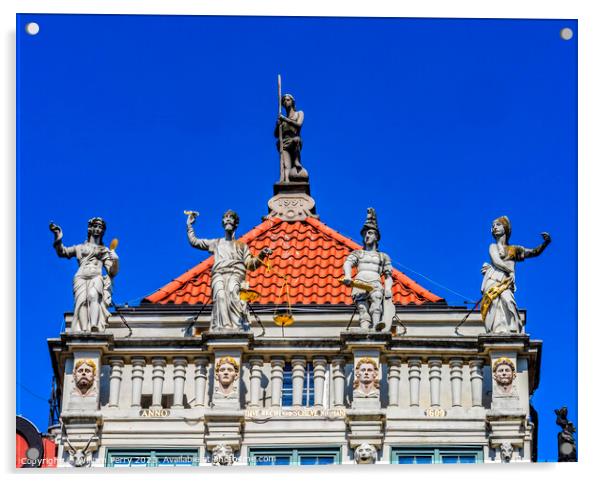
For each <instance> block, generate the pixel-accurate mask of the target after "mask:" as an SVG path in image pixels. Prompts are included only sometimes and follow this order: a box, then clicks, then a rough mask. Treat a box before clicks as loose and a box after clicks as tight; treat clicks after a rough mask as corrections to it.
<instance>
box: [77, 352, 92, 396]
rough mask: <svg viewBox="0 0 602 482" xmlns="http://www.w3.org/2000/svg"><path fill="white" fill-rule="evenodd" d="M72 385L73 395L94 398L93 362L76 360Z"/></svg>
mask: <svg viewBox="0 0 602 482" xmlns="http://www.w3.org/2000/svg"><path fill="white" fill-rule="evenodd" d="M73 383H74V385H75V388H74V389H73V392H72V393H73V394H74V395H78V396H80V397H94V396H96V363H94V361H93V360H78V361H77V362H76V363H75V367H74V368H73Z"/></svg>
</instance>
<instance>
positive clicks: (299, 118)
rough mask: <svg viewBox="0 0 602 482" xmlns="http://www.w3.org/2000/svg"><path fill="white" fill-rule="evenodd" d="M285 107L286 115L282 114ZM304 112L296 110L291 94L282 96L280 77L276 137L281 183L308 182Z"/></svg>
mask: <svg viewBox="0 0 602 482" xmlns="http://www.w3.org/2000/svg"><path fill="white" fill-rule="evenodd" d="M283 107H284V109H285V111H286V115H283V114H282V108H283ZM303 119H304V114H303V111H297V110H296V108H295V98H294V97H293V96H292V95H291V94H284V95H282V79H281V77H280V75H278V117H277V120H276V128H275V129H274V137H276V138H277V139H278V141H277V142H276V147H277V149H278V152H279V153H280V182H281V183H289V182H308V180H309V175H308V173H307V170H306V169H305V168H304V167H303V166H302V165H301V148H302V146H303V140H302V139H301V127H302V126H303Z"/></svg>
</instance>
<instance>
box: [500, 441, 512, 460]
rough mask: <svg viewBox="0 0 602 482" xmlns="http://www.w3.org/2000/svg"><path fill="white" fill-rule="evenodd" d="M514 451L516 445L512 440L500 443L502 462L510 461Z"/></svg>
mask: <svg viewBox="0 0 602 482" xmlns="http://www.w3.org/2000/svg"><path fill="white" fill-rule="evenodd" d="M513 453H514V447H513V446H512V444H511V443H510V442H504V443H502V445H500V458H501V459H502V462H504V463H506V464H507V463H509V462H510V461H511V460H512V455H513Z"/></svg>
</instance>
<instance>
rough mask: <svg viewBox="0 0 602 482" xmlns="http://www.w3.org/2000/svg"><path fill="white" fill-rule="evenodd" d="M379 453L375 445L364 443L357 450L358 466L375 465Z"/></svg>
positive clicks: (355, 457) (355, 455) (355, 454)
mask: <svg viewBox="0 0 602 482" xmlns="http://www.w3.org/2000/svg"><path fill="white" fill-rule="evenodd" d="M376 457H377V452H376V448H375V447H374V445H371V444H369V443H366V442H364V443H363V444H361V445H359V446H358V447H357V448H356V449H355V453H354V459H355V463H356V464H373V463H375V462H376Z"/></svg>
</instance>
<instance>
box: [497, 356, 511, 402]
mask: <svg viewBox="0 0 602 482" xmlns="http://www.w3.org/2000/svg"><path fill="white" fill-rule="evenodd" d="M515 378H516V368H515V366H514V363H512V361H511V360H510V359H509V358H505V357H503V358H499V359H498V360H496V362H495V363H494V364H493V379H494V380H495V383H496V386H497V389H498V394H499V395H501V396H513V395H515V394H516V393H515V389H514V379H515Z"/></svg>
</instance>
